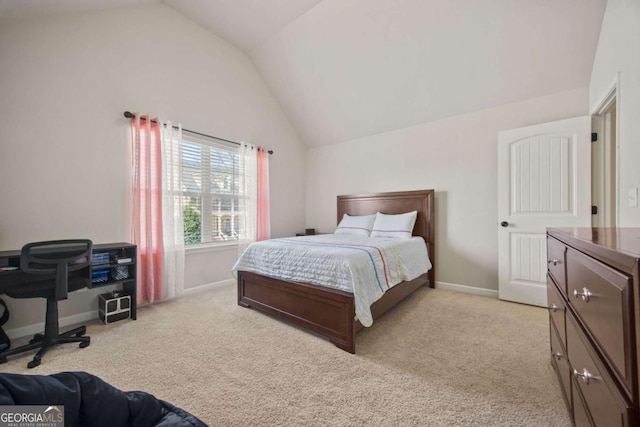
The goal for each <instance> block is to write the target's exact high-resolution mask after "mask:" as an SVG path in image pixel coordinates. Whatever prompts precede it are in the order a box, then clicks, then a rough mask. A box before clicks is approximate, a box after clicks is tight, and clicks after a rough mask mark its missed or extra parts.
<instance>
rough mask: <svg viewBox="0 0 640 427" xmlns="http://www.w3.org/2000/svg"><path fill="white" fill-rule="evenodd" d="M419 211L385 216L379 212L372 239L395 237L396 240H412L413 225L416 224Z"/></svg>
mask: <svg viewBox="0 0 640 427" xmlns="http://www.w3.org/2000/svg"><path fill="white" fill-rule="evenodd" d="M417 216H418V211H413V212H408V213H404V214H398V215H385V214H383V213H380V212H378V213H377V214H376V220H375V222H374V223H373V230H372V231H371V237H393V238H396V239H410V238H411V235H412V234H413V225H414V224H415V223H416V218H417Z"/></svg>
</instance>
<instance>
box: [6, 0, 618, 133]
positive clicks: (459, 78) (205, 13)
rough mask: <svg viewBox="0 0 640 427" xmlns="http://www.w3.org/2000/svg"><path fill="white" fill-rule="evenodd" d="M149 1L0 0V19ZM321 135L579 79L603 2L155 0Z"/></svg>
mask: <svg viewBox="0 0 640 427" xmlns="http://www.w3.org/2000/svg"><path fill="white" fill-rule="evenodd" d="M158 2H159V0H92V1H86V0H56V1H55V2H54V1H49V0H0V22H1V21H2V20H5V19H14V18H20V17H24V16H33V15H38V14H40V15H42V14H51V13H61V12H68V11H76V10H90V9H102V8H108V7H122V6H126V5H131V4H144V3H158ZM163 3H165V4H166V5H168V6H169V7H172V8H174V9H175V10H177V11H178V12H180V13H182V14H183V15H185V16H186V17H188V18H190V19H191V20H193V21H194V22H196V23H198V24H200V25H202V26H204V27H205V28H207V29H209V30H210V31H212V32H213V33H215V34H216V35H218V36H219V37H222V38H224V39H226V40H227V41H229V42H230V43H232V44H234V45H236V46H237V47H238V48H240V49H242V50H243V51H245V52H246V53H247V54H248V55H249V56H250V57H251V58H252V60H253V61H254V63H255V65H256V67H257V68H258V70H259V71H260V72H261V74H262V75H263V77H264V79H265V80H266V82H267V84H268V85H269V87H270V88H271V90H272V92H273V94H274V96H275V97H276V98H277V99H278V101H279V102H280V104H281V105H282V107H283V108H284V110H285V112H286V113H287V115H288V117H289V118H290V120H291V122H292V124H293V126H294V127H295V128H296V129H297V131H298V133H299V134H300V136H301V138H302V140H303V141H304V142H305V143H306V144H307V145H310V146H314V145H322V144H332V143H337V142H342V141H346V140H350V139H354V138H359V137H363V136H367V135H372V134H377V133H381V132H386V131H390V130H393V129H398V128H403V127H407V126H411V125H415V124H419V123H424V122H428V121H432V120H437V119H440V118H444V117H449V116H454V115H459V114H463V113H467V112H472V111H477V110H480V109H485V108H491V107H496V106H499V105H503V104H507V103H511V102H518V101H522V100H526V99H530V98H534V97H539V96H544V95H548V94H551V93H557V92H561V91H565V90H571V89H575V88H580V87H585V86H587V85H588V84H589V78H590V75H591V67H592V64H593V59H594V55H595V50H596V45H597V41H598V36H599V33H600V26H601V23H602V17H603V14H604V9H605V6H606V0H529V1H525V0H482V1H478V0H164V2H163Z"/></svg>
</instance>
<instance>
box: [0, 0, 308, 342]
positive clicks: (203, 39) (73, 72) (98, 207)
mask: <svg viewBox="0 0 640 427" xmlns="http://www.w3.org/2000/svg"><path fill="white" fill-rule="evenodd" d="M0 76H1V78H0V94H1V95H0V182H1V183H2V185H0V250H10V249H18V248H20V247H21V246H22V245H23V244H24V243H26V242H29V241H35V240H46V239H59V238H71V237H88V238H91V239H93V241H94V242H96V243H106V242H115V241H129V240H130V229H129V218H130V203H129V201H130V172H129V169H130V136H129V125H128V121H127V120H125V119H124V118H123V117H122V113H123V112H124V111H125V110H131V111H140V112H143V113H149V114H152V115H159V116H160V117H162V118H165V119H170V120H172V121H174V122H175V121H180V122H182V124H183V126H184V127H186V128H188V129H193V130H197V131H200V132H203V133H207V134H212V135H217V136H220V137H223V138H227V139H232V140H237V141H240V140H244V141H250V142H253V143H259V144H262V145H266V146H268V147H270V148H271V149H273V150H274V151H275V155H273V156H272V157H271V177H270V179H271V195H272V209H271V218H272V233H273V235H274V236H285V235H293V234H294V233H295V232H296V231H299V230H302V229H303V227H304V178H305V175H304V168H305V165H304V163H305V150H306V149H305V148H304V146H303V145H302V144H301V143H300V142H299V140H298V137H297V136H296V134H295V132H294V131H293V128H292V127H291V126H290V124H289V122H288V120H287V118H286V117H285V116H284V114H283V113H282V111H281V109H280V107H279V106H278V104H277V103H276V102H275V100H274V99H273V97H272V95H271V93H270V92H269V90H268V89H267V87H266V86H265V84H264V83H263V80H262V78H261V77H260V75H259V74H258V73H257V71H256V69H255V67H254V66H253V64H252V63H251V61H250V60H249V58H248V57H247V56H246V55H245V54H243V53H241V52H240V51H239V50H238V49H236V48H235V47H233V46H231V45H229V44H228V43H226V42H225V41H223V40H221V39H220V38H218V37H216V36H214V35H213V34H211V33H210V32H207V31H205V30H204V29H202V28H201V27H199V26H198V25H196V24H194V23H193V22H192V21H189V20H187V19H186V18H184V17H183V16H182V15H180V14H179V13H177V12H175V11H174V10H173V9H171V8H169V7H166V6H164V5H161V4H158V5H151V6H141V7H136V8H126V9H115V10H111V11H103V12H90V13H80V14H73V15H65V16H62V17H55V18H42V19H32V20H25V21H19V22H12V23H9V24H7V23H3V24H2V26H1V27H0ZM235 257H236V248H235V247H232V248H230V249H228V250H226V251H216V252H212V253H197V254H188V255H187V260H186V265H187V275H186V287H195V286H199V285H202V284H206V283H210V282H217V281H221V280H225V279H229V278H231V273H230V269H231V266H232V265H233V262H234V261H235ZM103 291H104V290H100V291H89V292H84V293H74V294H72V295H71V297H70V299H69V300H68V301H66V302H64V303H62V307H61V315H62V316H69V315H72V314H77V313H83V312H87V311H89V310H93V309H96V308H97V305H96V298H95V295H96V294H97V293H98V292H103ZM7 300H9V299H7ZM8 302H9V304H10V306H11V309H12V319H11V321H10V323H9V324H8V325H7V328H8V329H12V328H16V327H19V326H24V325H27V324H30V323H35V322H39V321H42V320H43V315H44V304H41V303H38V302H33V301H20V302H16V301H15V300H9V301H8Z"/></svg>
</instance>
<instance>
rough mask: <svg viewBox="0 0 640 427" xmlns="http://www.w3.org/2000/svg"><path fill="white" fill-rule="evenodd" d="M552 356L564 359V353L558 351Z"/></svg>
mask: <svg viewBox="0 0 640 427" xmlns="http://www.w3.org/2000/svg"><path fill="white" fill-rule="evenodd" d="M551 355H552V356H553V357H555V358H556V359H558V360H560V359H562V353H560V352H559V351H556V352H555V353H551Z"/></svg>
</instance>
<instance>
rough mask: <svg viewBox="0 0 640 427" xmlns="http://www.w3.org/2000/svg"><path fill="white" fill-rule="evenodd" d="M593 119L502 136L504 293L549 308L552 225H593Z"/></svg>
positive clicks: (500, 213)
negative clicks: (549, 235)
mask: <svg viewBox="0 0 640 427" xmlns="http://www.w3.org/2000/svg"><path fill="white" fill-rule="evenodd" d="M590 144H591V118H590V117H589V116H585V117H577V118H574V119H568V120H561V121H557V122H552V123H544V124H540V125H535V126H529V127H526V128H519V129H512V130H506V131H502V132H499V133H498V274H499V284H498V294H499V297H500V299H504V300H509V301H515V302H520V303H524V304H531V305H538V306H542V307H546V305H547V292H546V271H547V255H546V254H547V245H546V237H545V232H546V228H547V227H589V226H590V224H591V146H590Z"/></svg>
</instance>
